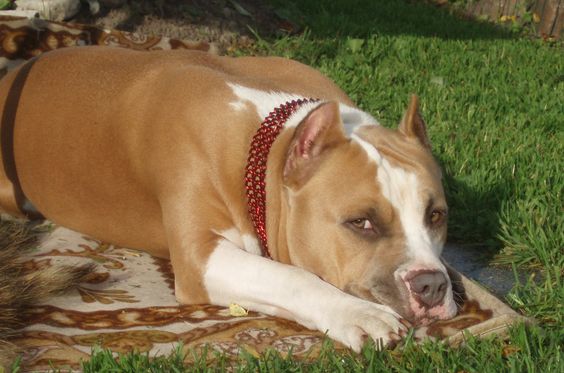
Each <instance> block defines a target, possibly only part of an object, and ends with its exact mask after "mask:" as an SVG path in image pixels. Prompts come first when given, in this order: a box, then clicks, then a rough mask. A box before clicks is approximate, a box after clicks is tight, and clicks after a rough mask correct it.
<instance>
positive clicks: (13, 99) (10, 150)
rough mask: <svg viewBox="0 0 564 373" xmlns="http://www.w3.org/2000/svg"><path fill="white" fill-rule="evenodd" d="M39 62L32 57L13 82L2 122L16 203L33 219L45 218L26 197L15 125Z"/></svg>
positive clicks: (0, 133)
mask: <svg viewBox="0 0 564 373" xmlns="http://www.w3.org/2000/svg"><path fill="white" fill-rule="evenodd" d="M35 62H37V57H34V58H32V59H31V60H29V62H27V63H26V64H25V65H23V66H22V67H21V68H20V70H19V71H18V73H17V74H16V77H15V79H14V82H13V83H12V87H11V88H10V90H9V91H8V96H7V97H6V102H5V104H4V112H3V113H2V122H1V124H0V126H1V129H0V141H1V145H2V160H3V163H4V172H5V173H6V176H7V177H8V179H9V180H10V181H11V182H12V185H13V186H14V196H15V198H16V204H17V206H18V208H19V209H20V211H21V212H22V213H23V214H24V215H25V216H26V217H27V218H28V219H31V220H40V219H45V218H44V217H43V215H41V213H40V212H39V211H37V210H36V209H35V207H34V206H33V204H32V203H31V202H30V201H29V200H28V199H27V198H26V196H25V194H24V191H23V190H22V186H21V184H20V179H19V177H18V170H17V168H16V159H15V156H14V126H15V124H16V113H17V111H18V105H19V103H20V98H21V95H22V91H23V88H24V85H25V81H26V79H27V77H28V75H29V72H30V70H31V68H32V67H33V65H34V64H35Z"/></svg>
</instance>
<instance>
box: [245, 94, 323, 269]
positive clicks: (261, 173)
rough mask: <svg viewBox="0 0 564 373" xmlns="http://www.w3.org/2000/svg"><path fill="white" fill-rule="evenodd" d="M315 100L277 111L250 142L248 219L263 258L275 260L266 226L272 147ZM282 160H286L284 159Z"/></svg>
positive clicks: (247, 183)
mask: <svg viewBox="0 0 564 373" xmlns="http://www.w3.org/2000/svg"><path fill="white" fill-rule="evenodd" d="M315 101H317V100H314V99H298V100H292V101H288V102H286V103H284V104H281V105H280V106H278V107H276V108H274V110H272V111H271V112H270V113H269V114H268V116H267V117H266V118H264V120H263V121H262V123H261V125H260V126H259V128H258V130H257V132H256V134H255V135H254V136H253V140H252V142H251V145H250V148H249V153H248V158H247V165H246V167H245V190H246V194H247V205H248V211H249V216H250V218H251V221H252V223H253V226H254V228H255V233H256V235H257V238H258V239H259V242H260V246H261V250H262V254H263V256H265V257H267V258H272V256H271V254H270V251H269V245H268V237H267V224H266V216H267V215H266V201H267V199H266V195H267V193H266V174H267V172H266V171H267V165H268V156H269V154H270V150H271V147H272V145H273V143H274V142H275V140H276V138H277V137H278V135H279V134H280V132H281V131H282V130H283V129H284V125H285V124H286V122H287V121H288V119H290V118H291V117H292V116H293V115H294V114H295V113H296V111H297V110H298V109H299V108H300V107H301V106H302V105H303V104H306V103H310V102H315ZM281 159H285V157H282V158H281Z"/></svg>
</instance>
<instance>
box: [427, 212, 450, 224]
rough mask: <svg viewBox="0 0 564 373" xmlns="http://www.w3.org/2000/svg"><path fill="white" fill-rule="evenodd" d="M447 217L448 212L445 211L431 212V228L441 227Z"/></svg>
mask: <svg viewBox="0 0 564 373" xmlns="http://www.w3.org/2000/svg"><path fill="white" fill-rule="evenodd" d="M445 217H446V211H444V210H433V211H431V214H430V215H429V222H430V223H431V226H433V227H438V226H439V225H441V224H442V223H443V222H444V220H445Z"/></svg>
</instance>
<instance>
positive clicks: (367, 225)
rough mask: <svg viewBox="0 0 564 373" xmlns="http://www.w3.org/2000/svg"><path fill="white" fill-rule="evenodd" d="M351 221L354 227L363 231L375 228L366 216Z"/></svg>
mask: <svg viewBox="0 0 564 373" xmlns="http://www.w3.org/2000/svg"><path fill="white" fill-rule="evenodd" d="M350 223H351V225H352V226H353V227H355V228H356V229H359V230H362V231H372V230H374V227H373V226H372V223H371V222H370V220H368V219H366V218H362V219H355V220H351V221H350Z"/></svg>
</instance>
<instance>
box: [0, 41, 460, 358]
mask: <svg viewBox="0 0 564 373" xmlns="http://www.w3.org/2000/svg"><path fill="white" fill-rule="evenodd" d="M0 109H1V110H2V139H1V140H2V143H1V144H2V163H3V165H4V168H3V169H2V170H1V171H0V206H1V207H2V209H3V210H4V211H5V212H8V213H10V214H12V215H16V216H22V215H25V216H28V217H34V216H39V213H40V214H41V215H42V216H44V217H46V218H48V219H50V220H52V221H54V222H56V223H57V224H60V225H63V226H66V227H68V228H71V229H74V230H77V231H80V232H82V233H84V234H88V235H90V236H92V237H95V238H97V239H100V240H104V241H107V242H111V243H113V244H116V245H120V246H124V247H130V248H138V249H142V250H145V251H147V252H149V253H150V254H152V255H155V256H159V257H165V258H170V260H171V263H172V267H173V270H174V276H175V295H176V298H177V300H178V301H179V302H180V303H184V304H199V303H212V304H216V305H221V306H227V305H229V304H230V303H232V302H234V303H237V304H239V305H241V306H242V307H245V308H247V309H250V310H254V311H258V312H263V313H266V314H269V315H274V316H279V317H283V318H287V319H291V320H294V321H296V322H298V323H300V324H302V325H304V326H306V327H308V328H311V329H317V330H320V331H322V332H327V334H328V336H330V337H331V338H333V339H335V340H337V341H339V342H342V343H343V344H345V345H346V346H349V347H351V348H352V349H353V350H355V351H359V350H360V349H361V347H362V345H363V343H364V342H365V341H366V340H367V339H368V338H371V339H373V340H374V341H376V342H377V345H378V346H386V345H389V344H394V343H395V342H397V341H398V340H400V339H401V337H402V336H404V335H405V333H406V330H407V329H408V327H409V326H410V325H413V324H428V323H430V322H431V321H433V320H436V319H448V318H452V317H453V316H455V314H456V311H457V310H456V304H455V302H454V299H453V292H452V283H451V280H450V279H449V276H448V275H447V270H446V268H445V265H444V264H443V263H442V261H441V259H440V254H441V251H442V248H443V245H444V243H445V240H446V227H447V209H448V208H447V203H446V200H445V195H444V191H443V187H442V184H441V170H440V168H439V166H438V165H437V163H436V161H435V160H434V158H433V156H432V154H431V145H430V142H429V139H428V136H427V131H426V127H425V123H424V121H423V119H422V118H421V116H420V114H419V110H418V100H417V97H416V96H413V97H412V98H411V101H410V103H409V105H408V108H407V110H406V112H405V115H404V117H403V119H402V120H401V123H400V124H399V126H398V128H397V129H387V128H385V127H382V126H380V125H379V124H378V122H377V120H376V119H375V118H373V117H372V116H371V115H370V114H368V113H366V112H364V111H362V110H360V109H358V108H357V107H356V106H355V105H354V103H353V102H352V101H351V100H350V99H349V98H348V96H347V95H346V94H345V93H344V92H343V91H342V90H341V89H340V88H339V87H337V86H336V84H335V83H333V82H332V81H331V80H330V79H328V78H327V77H325V76H323V75H322V74H321V73H320V72H318V71H316V70H315V69H313V68H310V67H308V66H306V65H303V64H301V63H298V62H296V61H292V60H288V59H283V58H277V57H239V58H232V57H219V56H215V55H211V54H208V53H205V52H197V51H158V52H137V51H132V50H127V49H119V48H110V47H78V48H67V49H61V50H56V51H52V52H49V53H46V54H44V55H42V56H40V57H39V58H36V59H34V60H32V61H30V62H28V63H27V64H26V65H24V66H23V67H21V68H20V69H19V70H16V71H13V72H11V73H10V74H8V75H7V76H6V77H5V78H3V79H2V80H1V81H0Z"/></svg>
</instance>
